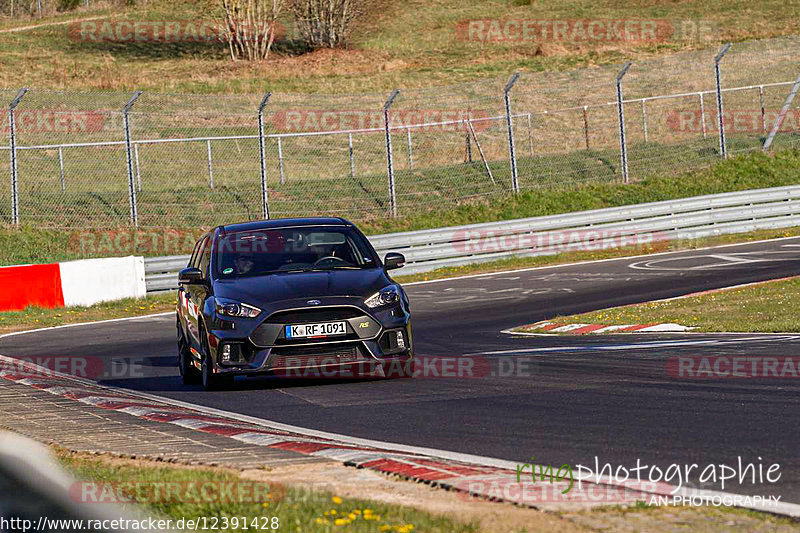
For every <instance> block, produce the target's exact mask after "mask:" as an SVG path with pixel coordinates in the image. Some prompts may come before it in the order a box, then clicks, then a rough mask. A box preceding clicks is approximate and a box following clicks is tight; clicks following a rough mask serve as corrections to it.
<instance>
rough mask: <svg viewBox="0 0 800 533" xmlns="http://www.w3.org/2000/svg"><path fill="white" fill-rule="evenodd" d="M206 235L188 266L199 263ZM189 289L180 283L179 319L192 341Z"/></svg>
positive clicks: (193, 252) (199, 241)
mask: <svg viewBox="0 0 800 533" xmlns="http://www.w3.org/2000/svg"><path fill="white" fill-rule="evenodd" d="M205 238H206V237H205V235H204V236H203V237H201V238H200V239H199V240H198V241H197V242H196V243H195V245H194V249H193V250H192V255H191V256H190V257H189V262H188V263H187V264H186V267H187V268H189V267H193V266H196V265H197V261H198V259H199V257H200V248H201V246H202V245H203V242H204V241H205ZM187 294H188V293H187V290H186V286H185V284H183V283H179V284H178V321H179V322H180V325H181V329H182V330H183V335H184V338H186V339H189V341H190V343H191V332H190V330H189V312H188V310H189V306H188V302H189V299H188V297H187V296H186V295H187Z"/></svg>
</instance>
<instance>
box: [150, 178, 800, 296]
mask: <svg viewBox="0 0 800 533" xmlns="http://www.w3.org/2000/svg"><path fill="white" fill-rule="evenodd" d="M792 226H800V185H792V186H788V187H776V188H771V189H758V190H749V191H740V192H731V193H723V194H714V195H707V196H696V197H692V198H683V199H680V200H668V201H664V202H653V203H647V204H636V205H629V206H623V207H612V208H607V209H596V210H592V211H582V212H578V213H568V214H564V215H552V216H543V217H534V218H525V219H518V220H508V221H502V222H488V223H484V224H470V225H467V226H453V227H448V228H440V229H431V230H422V231H411V232H404V233H392V234H387V235H375V236H372V237H370V239H369V240H370V242H371V243H372V245H373V246H374V247H375V249H376V250H377V251H378V253H379V254H380V255H381V256H382V255H384V254H385V253H386V252H390V251H392V252H400V253H402V254H404V255H405V256H406V261H407V262H406V266H405V267H403V268H402V269H400V270H398V271H396V272H397V273H398V274H401V275H402V274H414V273H417V272H427V271H430V270H435V269H437V268H442V267H448V266H459V265H466V264H470V263H480V262H484V261H492V260H496V259H503V258H508V257H512V256H518V257H531V256H538V255H553V254H556V253H559V252H562V251H565V250H572V249H575V250H599V249H603V248H608V247H617V246H624V245H632V244H639V245H641V244H647V243H651V242H652V243H655V242H659V241H667V240H678V239H693V238H700V237H707V236H710V235H721V234H728V233H742V232H747V231H753V230H757V229H775V228H787V227H792ZM188 259H189V257H188V256H171V257H156V258H149V259H146V260H145V272H146V280H147V290H148V291H159V290H167V289H173V288H175V287H176V286H177V271H178V270H180V269H181V268H183V267H184V266H186V263H187V261H188Z"/></svg>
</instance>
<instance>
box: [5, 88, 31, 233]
mask: <svg viewBox="0 0 800 533" xmlns="http://www.w3.org/2000/svg"><path fill="white" fill-rule="evenodd" d="M27 92H28V89H27V88H22V89H20V90H19V92H18V93H17V96H15V97H14V99H13V100H12V101H11V103H10V104H9V105H8V126H9V135H10V137H9V138H10V143H11V144H10V146H9V148H11V222H12V223H13V224H14V225H15V226H19V185H18V179H17V178H18V176H17V138H16V128H15V123H14V110H15V109H16V108H17V106H18V105H19V102H20V100H22V97H23V96H25V93H27Z"/></svg>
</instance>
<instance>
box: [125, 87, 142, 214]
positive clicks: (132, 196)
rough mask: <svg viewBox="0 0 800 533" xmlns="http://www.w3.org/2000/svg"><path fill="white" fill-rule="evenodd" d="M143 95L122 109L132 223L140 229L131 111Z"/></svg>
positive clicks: (136, 95) (134, 96) (134, 95)
mask: <svg viewBox="0 0 800 533" xmlns="http://www.w3.org/2000/svg"><path fill="white" fill-rule="evenodd" d="M141 95H142V91H136V92H135V93H133V96H132V97H131V99H130V100H128V103H127V104H125V107H124V108H122V120H123V122H124V124H125V154H126V157H127V160H128V199H129V201H130V204H131V223H132V224H133V226H134V227H135V228H136V229H139V212H138V211H137V206H136V185H135V184H134V181H133V154H132V153H131V121H130V116H129V113H130V110H131V108H132V107H133V104H135V103H136V100H137V99H138V98H139V97H140V96H141Z"/></svg>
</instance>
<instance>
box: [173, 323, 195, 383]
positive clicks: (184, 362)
mask: <svg viewBox="0 0 800 533" xmlns="http://www.w3.org/2000/svg"><path fill="white" fill-rule="evenodd" d="M178 370H179V371H180V374H181V382H182V383H183V384H184V385H194V384H196V383H199V382H200V372H198V371H197V369H196V368H195V367H194V366H193V365H192V353H191V351H190V350H189V344H188V343H187V342H186V337H185V336H184V335H183V330H182V329H181V326H180V324H178Z"/></svg>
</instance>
